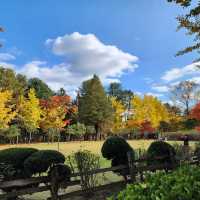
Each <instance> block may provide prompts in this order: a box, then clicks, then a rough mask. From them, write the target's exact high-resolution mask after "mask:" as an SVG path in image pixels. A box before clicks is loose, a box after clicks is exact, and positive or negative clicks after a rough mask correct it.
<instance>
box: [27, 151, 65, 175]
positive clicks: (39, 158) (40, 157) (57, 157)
mask: <svg viewBox="0 0 200 200" xmlns="http://www.w3.org/2000/svg"><path fill="white" fill-rule="evenodd" d="M64 162H65V157H64V155H63V154H62V153H60V152H58V151H54V150H40V151H38V152H36V153H34V154H32V155H31V156H30V157H28V158H27V159H26V160H25V161H24V168H25V170H26V172H27V173H28V174H31V175H32V174H37V173H43V172H46V171H47V170H48V169H49V168H50V167H51V166H53V165H54V164H57V163H64Z"/></svg>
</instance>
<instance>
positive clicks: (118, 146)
mask: <svg viewBox="0 0 200 200" xmlns="http://www.w3.org/2000/svg"><path fill="white" fill-rule="evenodd" d="M128 152H131V153H132V155H133V159H134V150H133V149H132V148H131V146H130V145H129V144H128V143H127V142H126V140H125V139H124V138H122V137H118V136H112V137H109V138H108V139H107V140H106V141H105V142H104V144H103V146H102V149H101V153H102V155H103V157H104V158H106V159H108V160H112V166H116V165H121V164H127V162H128V159H127V153H128Z"/></svg>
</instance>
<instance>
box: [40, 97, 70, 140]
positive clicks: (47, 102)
mask: <svg viewBox="0 0 200 200" xmlns="http://www.w3.org/2000/svg"><path fill="white" fill-rule="evenodd" d="M69 103H70V97H69V96H67V95H66V96H53V97H51V98H50V99H41V100H40V105H41V107H42V111H43V112H42V120H41V122H40V127H41V128H42V130H43V131H44V132H46V133H48V134H49V136H51V138H52V141H53V138H54V136H55V135H56V136H58V138H59V135H60V131H61V129H62V128H64V127H65V126H66V125H67V124H69V120H68V119H66V114H67V113H68V104H69Z"/></svg>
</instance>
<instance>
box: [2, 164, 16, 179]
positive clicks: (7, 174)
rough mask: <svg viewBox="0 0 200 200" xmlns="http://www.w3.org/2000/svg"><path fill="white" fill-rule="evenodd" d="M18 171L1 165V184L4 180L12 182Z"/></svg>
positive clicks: (10, 166) (6, 165) (7, 165)
mask: <svg viewBox="0 0 200 200" xmlns="http://www.w3.org/2000/svg"><path fill="white" fill-rule="evenodd" d="M15 173H16V171H15V169H14V168H13V167H12V165H9V164H4V163H0V182H1V181H2V180H3V181H4V180H12V179H13V176H14V175H15Z"/></svg>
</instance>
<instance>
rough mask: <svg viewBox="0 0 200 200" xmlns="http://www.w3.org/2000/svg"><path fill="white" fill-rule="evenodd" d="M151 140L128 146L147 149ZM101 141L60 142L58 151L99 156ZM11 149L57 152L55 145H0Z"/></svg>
mask: <svg viewBox="0 0 200 200" xmlns="http://www.w3.org/2000/svg"><path fill="white" fill-rule="evenodd" d="M151 142H152V140H131V141H129V144H130V145H131V146H132V147H133V148H134V149H137V148H145V149H146V148H148V146H149V145H150V144H151ZM102 145H103V141H77V142H61V143H60V144H59V150H60V152H62V153H63V154H64V155H69V154H70V153H72V152H75V151H78V150H80V149H87V150H89V151H91V152H93V153H97V154H101V147H102ZM12 147H33V148H37V149H53V150H58V144H57V143H49V144H48V143H36V144H19V145H0V150H1V149H6V148H12Z"/></svg>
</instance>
